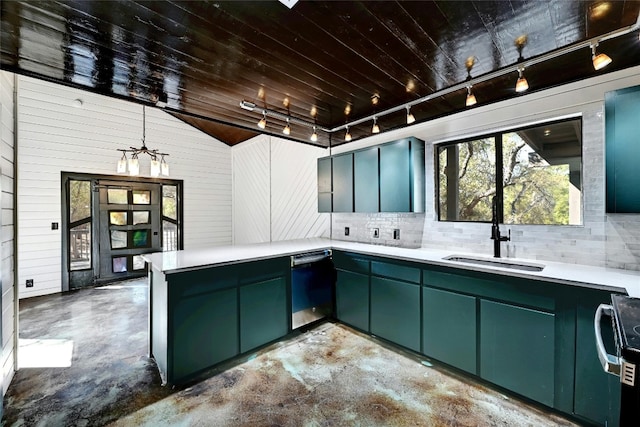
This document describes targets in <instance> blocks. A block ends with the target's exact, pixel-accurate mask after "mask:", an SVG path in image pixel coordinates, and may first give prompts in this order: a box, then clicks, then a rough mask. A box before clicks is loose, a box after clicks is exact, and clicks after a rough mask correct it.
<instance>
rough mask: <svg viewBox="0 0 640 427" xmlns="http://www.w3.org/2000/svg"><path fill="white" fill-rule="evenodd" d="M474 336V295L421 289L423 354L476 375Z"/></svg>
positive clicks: (475, 332)
mask: <svg viewBox="0 0 640 427" xmlns="http://www.w3.org/2000/svg"><path fill="white" fill-rule="evenodd" d="M476 335H477V331H476V298H475V297H472V296H468V295H461V294H457V293H453V292H447V291H442V290H439V289H433V288H428V287H423V288H422V343H423V344H422V345H423V353H424V354H426V355H427V356H430V357H433V358H435V359H437V360H440V361H441V362H444V363H447V364H449V365H452V366H455V367H456V368H460V369H462V370H464V371H467V372H470V373H472V374H476V373H477V368H476V366H477V365H476V362H477V359H476V353H477V352H476V342H477V341H476Z"/></svg>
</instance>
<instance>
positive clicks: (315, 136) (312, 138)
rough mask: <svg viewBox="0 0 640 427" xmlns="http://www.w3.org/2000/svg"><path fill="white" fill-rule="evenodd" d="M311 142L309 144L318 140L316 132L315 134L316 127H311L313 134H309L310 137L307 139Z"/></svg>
mask: <svg viewBox="0 0 640 427" xmlns="http://www.w3.org/2000/svg"><path fill="white" fill-rule="evenodd" d="M309 139H310V140H311V142H316V141H317V140H318V132H316V127H315V126H314V127H313V133H312V134H311V137H310V138H309Z"/></svg>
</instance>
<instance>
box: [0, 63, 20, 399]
mask: <svg viewBox="0 0 640 427" xmlns="http://www.w3.org/2000/svg"><path fill="white" fill-rule="evenodd" d="M14 87H15V85H14V75H13V74H12V73H7V72H5V71H0V175H1V177H0V178H1V180H2V182H1V183H0V189H1V190H2V193H1V194H0V209H1V211H2V219H1V222H0V225H2V229H1V232H0V237H1V240H2V249H1V250H0V254H1V262H2V266H1V271H2V343H1V344H2V350H1V351H2V353H1V357H0V367H1V368H2V373H1V375H2V377H1V378H0V381H2V395H3V396H4V393H5V392H6V391H7V387H9V383H10V382H11V378H13V372H14V366H15V365H14V354H15V346H14V344H15V318H14V317H15V307H16V302H15V298H14V295H15V294H14V292H15V275H14V253H13V248H14V236H15V233H14V230H15V229H14V220H13V217H14V170H15V169H14V145H15V144H14V141H15V132H14V119H15V105H14Z"/></svg>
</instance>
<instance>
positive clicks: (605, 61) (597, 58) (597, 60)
mask: <svg viewBox="0 0 640 427" xmlns="http://www.w3.org/2000/svg"><path fill="white" fill-rule="evenodd" d="M597 47H598V42H595V43H593V44H592V45H591V62H593V68H595V69H596V71H597V70H602V69H603V68H604V67H606V66H607V65H609V64H611V58H610V57H609V55H607V54H606V53H600V54H598V55H596V48H597Z"/></svg>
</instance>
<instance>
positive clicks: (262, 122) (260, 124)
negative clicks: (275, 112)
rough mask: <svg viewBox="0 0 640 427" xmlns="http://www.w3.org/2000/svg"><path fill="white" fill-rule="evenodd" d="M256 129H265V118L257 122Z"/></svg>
mask: <svg viewBox="0 0 640 427" xmlns="http://www.w3.org/2000/svg"><path fill="white" fill-rule="evenodd" d="M258 127H259V128H260V129H264V128H266V127H267V119H266V118H264V117H263V118H261V119H260V121H259V122H258Z"/></svg>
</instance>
